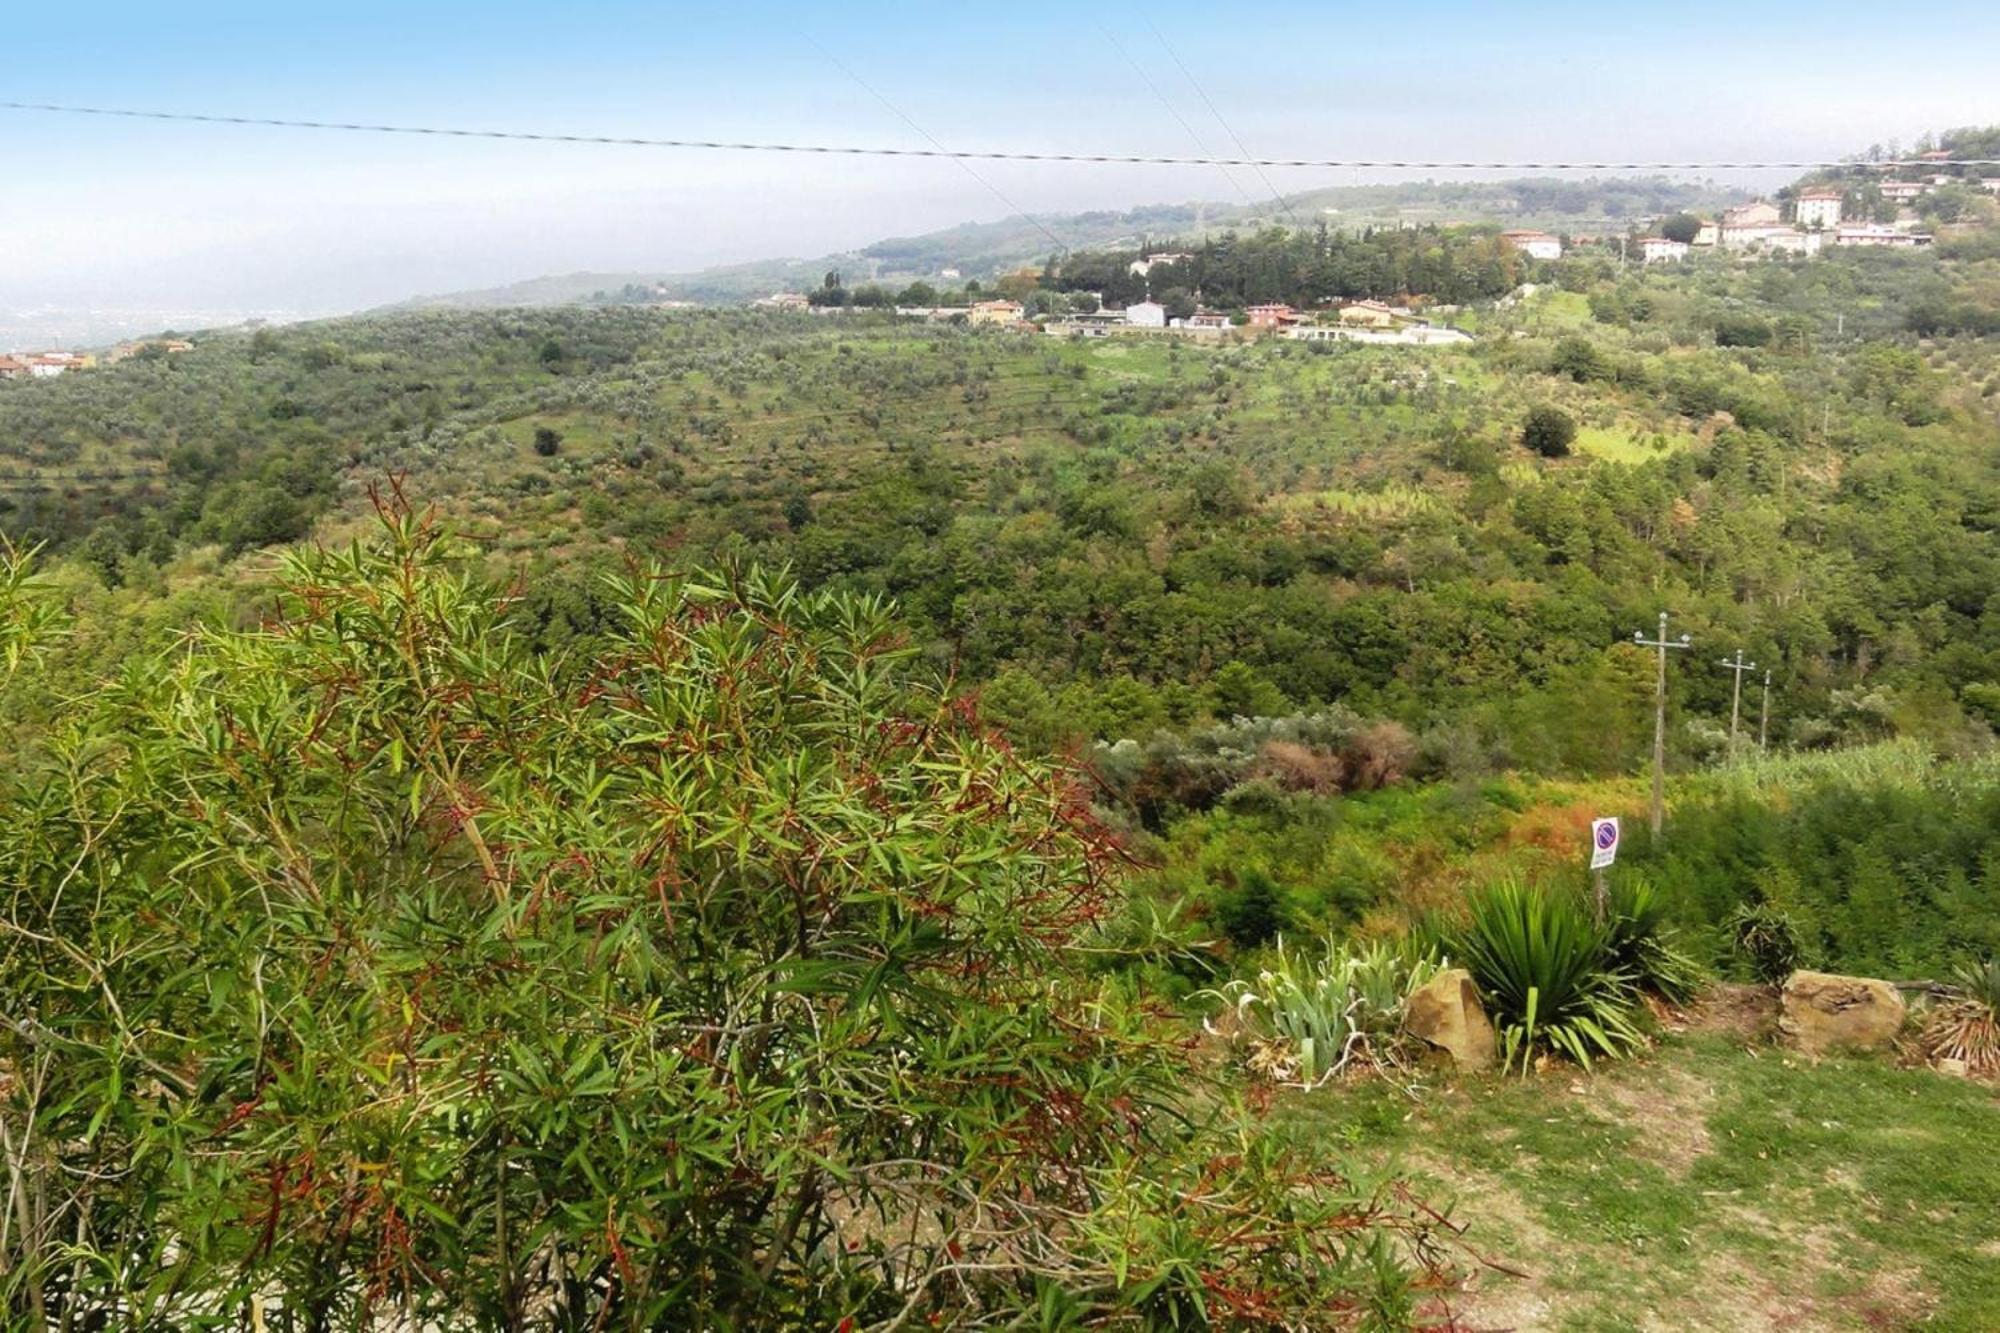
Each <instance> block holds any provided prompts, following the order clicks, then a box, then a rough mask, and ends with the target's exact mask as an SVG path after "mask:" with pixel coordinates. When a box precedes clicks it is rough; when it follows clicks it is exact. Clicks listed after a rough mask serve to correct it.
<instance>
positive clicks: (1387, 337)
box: [1279, 324, 1472, 347]
mask: <svg viewBox="0 0 2000 1333" xmlns="http://www.w3.org/2000/svg"><path fill="white" fill-rule="evenodd" d="M1279 336H1280V337H1283V338H1287V339H1290V340H1291V341H1292V342H1301V343H1375V344H1377V345H1382V344H1387V345H1389V346H1394V347H1447V346H1450V345H1452V344H1454V343H1469V342H1471V341H1472V335H1471V334H1469V333H1467V332H1465V331H1464V330H1463V329H1452V328H1446V327H1444V326H1442V325H1436V324H1412V325H1410V326H1408V327H1407V328H1400V329H1371V328H1365V327H1362V326H1359V325H1354V324H1294V325H1292V326H1291V327H1290V328H1288V329H1286V330H1285V331H1284V332H1283V333H1281V334H1280V335H1279Z"/></svg>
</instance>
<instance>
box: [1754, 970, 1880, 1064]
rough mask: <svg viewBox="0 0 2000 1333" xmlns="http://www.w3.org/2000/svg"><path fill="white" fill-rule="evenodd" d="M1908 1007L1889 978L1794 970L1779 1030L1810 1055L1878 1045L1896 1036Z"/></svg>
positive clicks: (1781, 1007) (1781, 1009)
mask: <svg viewBox="0 0 2000 1333" xmlns="http://www.w3.org/2000/svg"><path fill="white" fill-rule="evenodd" d="M1907 1012H1908V1009H1907V1006H1905V1005H1904V1003H1903V997H1902V995H1901V994H1900V993H1899V992H1898V991H1897V990H1896V988H1895V987H1894V986H1892V985H1890V984H1889V983H1888V982H1886V981H1877V980H1875V979H1874V978H1872V977H1841V976H1834V975H1833V974H1831V973H1828V972H1794V973H1792V975H1791V976H1790V977H1789V978H1788V979H1787V980H1786V982H1785V990H1784V994H1783V995H1782V996H1780V997H1779V1008H1778V1033H1779V1035H1780V1036H1782V1037H1783V1038H1784V1039H1785V1041H1786V1042H1787V1043H1788V1044H1790V1045H1792V1046H1794V1047H1796V1048H1798V1049H1799V1050H1801V1051H1804V1052H1805V1053H1806V1054H1807V1055H1821V1054H1824V1053H1825V1052H1827V1051H1832V1050H1850V1051H1873V1050H1880V1049H1881V1048H1883V1047H1885V1046H1888V1045H1889V1044H1890V1043H1891V1042H1893V1041H1895V1040H1896V1034H1897V1033H1898V1032H1900V1031H1902V1029H1903V1018H1904V1015H1905V1014H1906V1013H1907Z"/></svg>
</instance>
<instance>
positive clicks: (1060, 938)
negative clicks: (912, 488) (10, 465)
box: [0, 506, 1442, 1328]
mask: <svg viewBox="0 0 2000 1333" xmlns="http://www.w3.org/2000/svg"><path fill="white" fill-rule="evenodd" d="M386 509H387V514H386V521H387V524H388V535H387V541H386V543H385V545H384V546H383V547H382V548H381V549H374V548H364V547H362V546H360V545H358V544H357V545H356V546H354V547H352V548H350V549H349V550H346V551H334V552H328V551H320V550H314V551H307V552H299V553H295V554H294V555H292V556H291V557H290V558H289V562H288V566H287V573H286V588H285V591H284V593H283V595H282V600H281V602H280V605H279V606H278V608H277V613H276V614H274V615H273V617H272V619H271V621H270V622H269V625H268V626H267V627H265V628H260V629H257V630H251V631H241V632H239V631H231V630H227V629H217V630H213V631H209V632H206V633H204V634H202V635H200V636H198V637H197V638H196V639H195V640H194V641H193V642H191V643H188V644H186V645H183V646H181V647H177V648H176V649H174V650H172V651H170V652H166V653H163V654H162V656H161V658H160V659H159V660H158V661H157V662H150V663H142V664H138V665H135V667H134V668H133V669H132V670H131V671H129V672H128V673H127V674H126V675H125V676H124V677H123V678H121V679H120V680H119V681H118V682H116V683H115V684H113V685H111V686H109V687H107V688H106V689H104V690H103V691H101V692H99V693H97V694H95V695H92V696H90V697H88V698H85V699H81V700H78V701H77V703H76V704H75V706H74V707H72V708H71V709H70V710H69V713H68V715H67V716H66V718H65V719H64V722H63V725H62V727H61V728H60V729H59V731H58V732H57V733H56V734H54V735H52V736H51V737H50V738H49V741H48V754H49V756H50V757H49V758H48V759H47V760H46V761H40V760H36V759H33V758H29V759H25V760H24V761H23V762H22V763H21V764H20V765H19V766H18V767H17V768H16V769H14V770H10V771H9V772H8V773H7V774H6V775H4V777H0V879H4V880H5V881H6V882H7V883H8V884H10V885H14V886H17V891H16V893H15V895H14V897H13V899H12V907H11V909H10V910H11V911H12V912H13V914H14V917H13V924H15V925H16V926H17V927H18V929H17V931H16V933H15V935H14V936H13V939H12V942H11V943H10V945H9V948H8V951H7V954H6V959H5V963H4V966H0V1011H4V1012H5V1013H6V1014H8V1015H10V1016H13V1018H12V1019H11V1020H10V1022H9V1024H8V1025H7V1026H6V1028H5V1029H4V1032H0V1039H4V1044H0V1062H4V1067H5V1068H6V1069H7V1071H8V1076H7V1078H6V1079H5V1080H4V1081H0V1116H4V1120H0V1123H4V1124H5V1125H6V1127H7V1129H8V1133H9V1141H8V1169H9V1172H10V1174H11V1176H12V1178H13V1179H14V1181H15V1186H14V1204H13V1205H11V1206H10V1209H9V1214H8V1216H9V1226H8V1227H7V1228H6V1229H5V1230H4V1232H0V1305H4V1306H5V1308H6V1309H7V1310H8V1311H9V1312H10V1314H11V1315H12V1320H11V1321H10V1323H11V1324H12V1325H15V1326H24V1327H25V1326H34V1327H43V1326H45V1325H48V1324H52V1323H53V1322H54V1318H55V1316H56V1315H57V1314H60V1316H61V1317H63V1318H65V1319H73V1320H74V1321H75V1324H76V1326H77V1327H88V1328H96V1327H108V1326H111V1325H114V1324H115V1325H118V1326H121V1327H122V1326H130V1327H135V1328H138V1327H145V1328H187V1327H206V1326H209V1325H210V1324H219V1323H229V1324H232V1325H233V1324H239V1323H245V1322H247V1321H248V1316H247V1315H246V1314H245V1313H244V1312H245V1307H246V1306H247V1305H248V1304H249V1302H250V1301H251V1300H252V1299H253V1297H260V1296H261V1297H263V1298H265V1299H269V1298H272V1297H275V1298H276V1299H278V1300H279V1301H281V1303H282V1306H283V1309H284V1318H285V1321H286V1324H287V1326H288V1327H300V1328H331V1327H342V1328H347V1327H369V1326H373V1325H376V1324H382V1323H386V1322H396V1323H399V1324H406V1325H408V1326H410V1327H418V1326H435V1327H441V1328H442V1327H451V1328H475V1327H478V1328H497V1327H516V1328H517V1327H524V1326H527V1325H528V1324H529V1323H530V1322H531V1321H533V1322H534V1323H535V1324H536V1326H541V1325H542V1324H544V1323H545V1324H546V1325H547V1326H550V1327H560V1328H589V1327H605V1328H659V1327H667V1326H672V1327H689V1328H721V1327H730V1328H772V1327H788V1328H801V1327H810V1328H836V1327H855V1326H858V1325H868V1326H878V1325H882V1324H887V1323H897V1322H903V1321H907V1322H910V1323H912V1324H913V1325H914V1326H918V1327H929V1326H932V1325H933V1324H940V1323H946V1322H949V1323H954V1324H961V1325H985V1326H995V1327H998V1326H1004V1325H1009V1324H1012V1325H1015V1326H1020V1325H1023V1324H1029V1323H1037V1322H1039V1320H1038V1313H1037V1312H1039V1313H1040V1314H1047V1313H1048V1312H1050V1311H1052V1310H1060V1311H1063V1312H1065V1314H1064V1318H1065V1320H1067V1321H1069V1322H1070V1323H1072V1324H1075V1325H1083V1324H1100V1325H1120V1326H1140V1325H1145V1326H1154V1327H1168V1326H1172V1327H1188V1326H1191V1325H1192V1324H1194V1323H1196V1322H1198V1320H1199V1318H1200V1317H1201V1314H1202V1312H1204V1311H1206V1312H1208V1314H1209V1315H1210V1316H1213V1317H1218V1318H1226V1317H1232V1314H1231V1312H1239V1311H1248V1310H1254V1312H1255V1316H1256V1319H1257V1320H1258V1321H1259V1322H1261V1323H1265V1324H1275V1325H1278V1326H1304V1325H1305V1324H1307V1323H1311V1322H1315V1321H1317V1320H1319V1319H1320V1318H1321V1316H1322V1312H1324V1311H1326V1310H1329V1309H1334V1310H1347V1311H1352V1310H1358V1309H1363V1308H1370V1307H1385V1308H1386V1317H1387V1318H1388V1319H1389V1320H1390V1321H1391V1322H1392V1323H1397V1324H1400V1323H1401V1322H1406V1321H1407V1320H1408V1319H1409V1317H1410V1314H1411V1305H1412V1297H1411V1295H1410V1293H1411V1290H1412V1286H1411V1283H1410V1278H1409V1274H1408V1273H1407V1272H1406V1271H1405V1270H1406V1264H1407V1263H1408V1262H1409V1261H1410V1259H1411V1258H1412V1257H1414V1259H1415V1262H1417V1263H1418V1264H1423V1265H1428V1264H1429V1263H1430V1258H1429V1256H1432V1255H1434V1254H1435V1250H1434V1249H1433V1248H1432V1247H1433V1246H1434V1244H1435V1240H1434V1239H1433V1237H1434V1236H1436V1235H1441V1234H1442V1232H1441V1231H1439V1230H1438V1229H1437V1224H1436V1223H1434V1222H1433V1221H1431V1220H1430V1218H1429V1217H1428V1216H1427V1215H1425V1214H1423V1213H1421V1212H1419V1211H1418V1210H1417V1209H1416V1207H1415V1206H1414V1205H1406V1204H1404V1203H1403V1202H1401V1201H1400V1200H1401V1196H1400V1195H1398V1194H1395V1193H1393V1192H1390V1191H1388V1190H1386V1189H1383V1188H1381V1187H1379V1186H1376V1185H1373V1184H1371V1183H1369V1182H1367V1181H1364V1180H1361V1179H1360V1178H1359V1177H1358V1176H1352V1175H1349V1174H1343V1173H1341V1172H1340V1171H1338V1170H1329V1169H1328V1167H1327V1164H1326V1162H1325V1159H1324V1156H1323V1155H1320V1156H1319V1160H1318V1161H1317V1162H1315V1163H1313V1164H1312V1165H1311V1169H1310V1170H1308V1169H1306V1168H1305V1167H1303V1166H1302V1165H1301V1164H1300V1163H1298V1162H1296V1161H1294V1160H1292V1159H1290V1158H1288V1157H1286V1156H1285V1155H1284V1153H1283V1151H1282V1150H1281V1149H1280V1148H1279V1147H1277V1146H1275V1145H1273V1144H1271V1143H1268V1142H1263V1141H1260V1140H1259V1139H1258V1136H1257V1135H1255V1134H1254V1133H1252V1132H1251V1131H1250V1129H1249V1128H1248V1127H1247V1126H1246V1125H1245V1124H1244V1123H1243V1122H1242V1121H1241V1120H1240V1119H1235V1118H1234V1117H1233V1116H1231V1115H1230V1114H1228V1113H1227V1112H1226V1109H1225V1107H1224V1103H1223V1102H1222V1101H1220V1100H1219V1099H1218V1098H1217V1097H1216V1096H1215V1093H1216V1092H1217V1091H1219V1090H1216V1089H1212V1088H1211V1089H1210V1090H1208V1091H1206V1092H1197V1091H1196V1085H1197V1081H1198V1071H1197V1069H1196V1068H1195V1067H1194V1066H1193V1065H1192V1064H1191V1063H1190V1061H1189V1060H1188V1059H1187V1058H1186V1054H1185V1047H1184V1043H1183V1041H1182V1040H1181V1037H1182V1034H1180V1033H1179V1032H1178V1031H1176V1030H1175V1029H1174V1028H1172V1027H1167V1026H1162V1025H1158V1024H1156V1023H1155V1022H1154V1021H1153V1020H1151V1019H1149V1018H1148V1017H1147V1012H1146V1010H1145V1008H1144V1007H1143V1006H1140V1005H1137V1004H1129V1003H1122V1002H1120V1000H1119V998H1118V995H1117V994H1115V993H1112V992H1110V991H1108V990H1107V989H1106V988H1105V987H1103V986H1101V985H1100V984H1099V983H1098V981H1097V980H1096V979H1095V978H1093V977H1092V976H1091V975H1090V974H1089V972H1088V969H1087V967H1086V961H1087V959H1088V957H1089V956H1090V955H1089V948H1090V946H1092V945H1093V944H1094V941H1095V939H1096V936H1095V935H1094V934H1093V933H1092V931H1093V928H1094V923H1096V922H1098V921H1099V920H1102V919H1105V918H1107V917H1109V916H1111V915H1112V914H1113V912H1114V909H1115V907H1116V902H1115V899H1114V897H1113V895H1112V881H1111V880H1110V879H1109V877H1108V876H1109V872H1110V870H1111V867H1112V865H1113V862H1114V859H1115V849H1114V847H1113V845H1112V843H1111V841H1110V839H1109V838H1108V836H1107V835H1106V834H1105V833H1104V832H1103V831H1102V830H1100V829H1099V828H1098V826H1097V825H1096V824H1095V823H1094V821H1093V819H1092V818H1091V816H1090V813H1089V807H1088V803H1087V802H1086V801H1085V800H1084V799H1083V797H1082V795H1081V793H1080V791H1079V790H1078V784H1077V783H1076V781H1075V780H1074V778H1073V776H1072V775H1070V774H1068V773H1066V772H1064V771H1062V770H1061V769H1058V768H1051V767H1048V766H1045V765H1041V764H1038V763H1034V762H1030V761H1026V760H1023V759H1021V758H1019V757H1018V756H1016V755H1015V754H1014V753H1013V752H1012V751H1010V750H1009V749H1008V748H1007V747H1006V746H1004V745H1002V744H1000V743H998V742H997V740H996V739H995V738H994V737H992V736H991V735H990V734H989V733H988V732H987V731H986V730H985V728H984V726H983V725H982V724H981V723H980V722H979V720H978V718H977V717H976V715H975V714H974V713H973V712H972V710H971V709H969V708H967V707H965V706H963V705H961V704H960V703H958V702H956V701H953V700H951V699H949V698H946V697H943V696H941V695H939V694H938V693H936V692H935V691H933V690H931V689H928V688H926V687H924V686H923V685H922V684H921V683H919V682H918V681H917V680H915V679H913V678H912V676H911V673H910V665H909V657H910V654H909V651H908V650H907V649H904V648H900V647H898V646H897V643H898V640H897V637H896V635H895V632H894V627H893V624H892V622H891V621H890V619H889V617H888V611H887V607H886V606H885V604H884V603H882V602H881V601H879V600H874V599H867V598H856V597H851V596H846V595H840V594H834V593H821V594H808V593H804V592H802V591H800V590H799V589H798V588H796V587H795V586H793V585H791V584H789V583H787V582H786V581H784V580H783V579H781V578H777V577H772V576H767V575H763V574H758V573H754V572H752V573H746V574H743V575H741V576H739V577H732V578H727V579H722V578H716V579H700V578H697V579H677V578H669V577H665V576H662V575H660V574H659V573H657V572H651V571H644V570H640V571H635V572H634V573H633V574H631V575H630V576H628V577H627V578H625V579H624V580H622V581H621V582H620V583H618V584H617V585H616V586H615V590H614V595H613V597H612V598H611V599H610V600H611V602H612V603H613V605H612V606H611V608H610V609H609V612H608V615H607V622H608V623H607V624H606V625H605V626H604V627H603V628H602V630H601V631H600V633H599V635H598V636H597V642H596V644H595V645H594V646H593V647H592V648H591V650H590V651H591V655H592V661H591V663H590V668H591V669H590V670H589V671H587V672H569V671H566V670H563V669H561V668H562V666H563V664H562V663H560V662H551V661H549V660H545V659H542V658H538V657H536V656H534V655H533V654H531V653H529V652H528V651H526V649H525V647H524V645H523V641H522V638H521V637H520V636H519V635H518V634H517V633H515V632H512V631H511V630H510V627H509V617H510V615H512V614H513V598H512V596H511V594H510V593H509V592H508V591H506V590H505V589H504V588H503V587H501V586H498V585H489V584H487V583H485V582H483V581H481V580H479V579H478V578H477V577H475V576H474V575H473V574H471V573H470V572H468V568H467V566H466V565H464V564H462V563H461V562H460V560H459V559H458V557H457V555H456V554H455V552H454V550H453V548H452V546H451V544H450V543H449V542H447V541H446V540H445V539H444V538H443V537H442V536H440V535H439V534H438V533H437V532H435V531H434V530H433V529H431V528H430V527H429V526H428V525H427V524H425V523H424V522H422V521H421V520H419V519H417V518H416V517H414V516H412V515H410V514H408V513H407V512H406V511H404V510H403V509H401V508H400V507H398V506H386ZM5 572H6V571H5V569H4V568H0V574H4V573H5ZM38 598H39V593H38V591H37V590H36V589H35V588H34V587H32V586H31V585H30V584H29V583H28V581H27V578H26V577H25V576H23V577H16V578H11V579H10V578H0V651H4V652H5V653H6V654H7V657H8V660H9V661H10V662H15V663H23V664H30V665H32V663H33V661H34V659H33V656H32V652H31V651H30V650H29V649H26V648H24V649H22V650H21V651H18V652H17V651H15V645H16V643H17V641H19V640H20V639H21V638H22V637H23V635H25V634H32V633H34V632H35V626H36V624H37V623H38V622H40V623H41V624H42V627H43V629H45V630H46V629H48V628H49V620H48V616H47V614H46V613H44V612H42V611H39V610H37V609H36V607H37V605H38V604H39V603H38ZM24 627H25V628H24ZM571 676H575V677H578V678H579V679H577V680H576V683H575V684H569V683H566V680H567V679H568V678H569V677H571ZM1217 1112H1220V1113H1221V1118H1220V1119H1219V1120H1216V1119H1214V1118H1213V1114H1212V1113H1217ZM1232 1121H1234V1124H1235V1128H1233V1129H1232V1128H1230V1125H1231V1123H1232ZM1198 1122H1199V1123H1204V1124H1211V1123H1212V1124H1214V1125H1216V1128H1217V1129H1219V1130H1221V1131H1222V1133H1221V1134H1220V1136H1219V1137H1218V1136H1216V1134H1215V1131H1213V1130H1206V1129H1194V1128H1189V1126H1192V1125H1194V1124H1196V1123H1198ZM1246 1142H1248V1143H1249V1144H1250V1145H1251V1146H1250V1147H1249V1148H1247V1149H1246V1148H1245V1147H1244V1144H1245V1143H1246ZM1244 1218H1255V1219H1257V1225H1256V1226H1255V1227H1254V1228H1253V1229H1249V1230H1246V1229H1245V1228H1244V1227H1243V1226H1242V1219H1244ZM1399 1236H1400V1237H1401V1240H1400V1241H1396V1240H1395V1238H1396V1237H1399ZM1392 1242H1394V1243H1392ZM1424 1280H1425V1283H1426V1285H1434V1283H1435V1274H1427V1275H1425V1279H1424Z"/></svg>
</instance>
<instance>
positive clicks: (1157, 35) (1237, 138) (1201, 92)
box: [1146, 19, 1299, 227]
mask: <svg viewBox="0 0 2000 1333" xmlns="http://www.w3.org/2000/svg"><path fill="white" fill-rule="evenodd" d="M1146 27H1147V28H1148V29H1150V30H1151V32H1152V34H1153V40H1155V41H1157V42H1158V43H1159V44H1160V46H1161V47H1162V48H1163V49H1164V50H1165V51H1166V53H1167V54H1168V55H1169V56H1171V57H1172V58H1173V62H1174V63H1175V64H1176V65H1179V66H1180V70H1181V73H1182V74H1183V75H1185V76H1186V77H1187V81H1188V87H1190V88H1192V89H1194V93H1195V96H1196V97H1199V98H1200V99H1201V102H1202V105H1203V106H1205V107H1207V108H1208V114H1209V115H1211V116H1214V117H1215V123H1216V124H1218V125H1220V126H1222V130H1223V133H1225V134H1227V135H1228V136H1229V139H1230V142H1231V143H1234V144H1235V145H1236V151H1237V152H1239V153H1241V154H1242V155H1243V156H1244V157H1245V158H1249V157H1250V149H1249V148H1248V147H1246V146H1245V145H1244V143H1243V136H1242V135H1240V134H1238V133H1237V132H1236V129H1235V127H1234V126H1232V125H1231V124H1230V123H1229V122H1228V121H1226V120H1224V119H1223V118H1222V112H1221V110H1220V109H1219V108H1217V106H1216V105H1215V103H1214V102H1213V101H1211V100H1210V99H1209V96H1208V92H1207V90H1205V89H1204V88H1203V87H1202V86H1201V81H1200V80H1199V79H1197V78H1195V76H1194V71H1193V70H1191V69H1189V68H1188V67H1187V62H1186V61H1184V60H1182V59H1181V53H1180V52H1178V51H1176V50H1174V46H1173V43H1172V42H1169V41H1168V40H1167V35H1166V34H1165V33H1163V32H1161V31H1160V29H1159V27H1158V26H1157V25H1156V24H1155V23H1154V22H1153V20H1151V19H1147V20H1146ZM1252 165H1256V167H1257V179H1259V180H1261V181H1263V182H1264V188H1265V189H1267V190H1269V191H1270V192H1271V197H1272V198H1273V199H1275V200H1277V201H1278V207H1279V208H1281V209H1283V210H1284V214H1285V216H1286V217H1288V218H1290V219H1291V220H1292V225H1293V226H1295V227H1296V226H1298V225H1299V215H1298V214H1297V213H1296V212H1294V211H1293V209H1292V204H1291V201H1290V200H1289V199H1287V198H1285V196H1284V195H1282V194H1279V193H1278V187H1277V186H1275V185H1273V184H1271V178H1270V177H1269V176H1267V175H1265V174H1264V168H1263V167H1262V166H1261V165H1257V164H1256V163H1255V162H1254V160H1253V162H1252Z"/></svg>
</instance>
